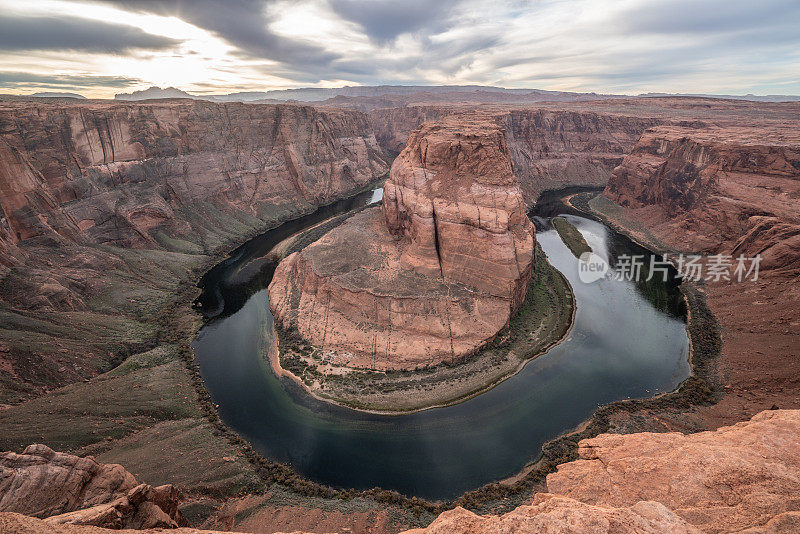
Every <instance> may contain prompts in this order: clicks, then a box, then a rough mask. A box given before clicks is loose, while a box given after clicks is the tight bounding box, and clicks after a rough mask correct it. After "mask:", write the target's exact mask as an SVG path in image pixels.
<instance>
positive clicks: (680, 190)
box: [605, 126, 800, 273]
mask: <svg viewBox="0 0 800 534" xmlns="http://www.w3.org/2000/svg"><path fill="white" fill-rule="evenodd" d="M605 195H606V196H607V197H608V198H609V199H611V200H613V201H614V202H616V203H618V204H620V205H621V206H623V207H626V208H628V211H629V212H630V214H631V216H632V217H635V218H640V219H642V220H645V221H647V223H648V224H647V226H648V227H650V228H651V230H652V231H654V232H655V233H656V234H657V235H659V236H663V238H664V240H665V241H666V242H667V243H669V244H670V245H673V246H675V247H676V248H678V249H682V250H691V251H698V252H705V253H722V254H731V255H736V256H738V255H740V254H742V255H745V256H747V257H751V256H755V255H756V254H761V256H762V258H763V261H762V264H761V267H762V268H763V269H776V270H777V269H780V270H782V271H785V272H795V273H796V272H800V137H798V136H797V133H796V130H795V131H794V132H793V131H791V130H785V131H783V130H779V129H745V128H738V127H728V128H700V129H697V128H680V127H675V126H669V127H666V126H663V127H658V128H653V129H651V130H648V131H647V132H646V133H645V134H644V135H642V138H641V139H640V140H639V142H638V143H637V144H636V147H635V148H634V150H633V152H632V153H631V154H630V155H629V156H627V157H626V158H625V160H624V161H623V162H622V164H621V165H620V166H619V167H617V168H616V169H615V170H614V172H613V174H612V177H611V179H610V180H609V183H608V185H607V187H606V190H605Z"/></svg>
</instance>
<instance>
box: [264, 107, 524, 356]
mask: <svg viewBox="0 0 800 534" xmlns="http://www.w3.org/2000/svg"><path fill="white" fill-rule="evenodd" d="M533 255H534V239H533V225H532V224H531V222H530V221H529V220H528V218H527V216H526V215H525V204H524V201H523V199H522V195H521V192H520V190H519V187H518V185H517V182H516V180H515V178H514V175H513V172H512V167H511V162H510V161H509V160H508V151H507V147H506V144H505V137H504V135H503V131H502V129H501V128H500V127H499V126H498V124H497V123H496V122H495V121H494V120H492V119H491V118H473V119H472V120H463V119H445V120H443V121H441V122H438V123H430V124H426V125H424V126H422V127H420V128H419V129H418V130H416V131H415V132H414V134H413V135H412V137H411V141H410V142H409V144H408V146H407V147H406V148H405V149H404V150H403V152H402V153H401V154H400V156H398V158H397V159H396V160H395V163H394V165H393V166H392V171H391V175H390V178H389V180H388V181H387V182H386V184H385V187H384V203H383V208H382V211H380V210H378V209H375V208H373V209H370V210H366V211H364V212H362V213H360V214H358V215H356V216H354V217H352V218H351V219H349V220H348V221H347V222H346V223H344V224H343V225H341V226H339V227H337V228H335V229H334V230H332V231H331V232H329V233H328V234H326V235H325V236H323V237H322V238H321V239H320V240H319V241H317V242H316V243H313V244H312V245H310V246H309V247H307V248H306V249H304V250H303V251H302V252H300V253H295V254H292V255H290V256H289V257H287V258H286V259H285V260H284V261H283V262H281V264H280V265H279V266H278V268H277V269H276V271H275V275H274V277H273V281H272V283H271V284H270V288H269V296H270V306H271V308H272V310H273V314H274V316H275V318H276V320H277V322H278V324H279V325H282V326H283V327H284V328H285V329H288V330H297V332H298V333H299V334H300V336H301V337H302V338H304V339H305V340H307V341H309V342H310V343H312V344H313V345H314V346H316V347H318V348H319V349H320V350H321V351H322V352H323V353H324V352H332V353H333V354H334V355H335V356H334V358H335V360H336V361H337V363H340V364H342V363H344V364H346V365H350V366H357V367H368V368H373V369H397V368H415V367H420V366H428V365H435V364H438V363H441V362H443V361H453V360H456V359H459V358H461V357H463V356H465V355H467V354H470V353H471V352H473V351H475V350H476V349H477V348H479V347H480V346H481V345H483V344H484V343H486V342H487V341H488V340H490V339H492V338H493V337H494V336H495V335H496V334H497V333H498V332H499V331H500V330H501V329H502V328H503V327H504V326H506V325H507V324H508V321H509V319H510V317H511V314H513V312H514V311H515V309H516V308H517V307H518V306H519V304H520V303H521V301H522V298H523V297H524V294H525V288H526V287H527V284H528V281H529V280H530V276H531V270H532V265H533V260H534V257H533Z"/></svg>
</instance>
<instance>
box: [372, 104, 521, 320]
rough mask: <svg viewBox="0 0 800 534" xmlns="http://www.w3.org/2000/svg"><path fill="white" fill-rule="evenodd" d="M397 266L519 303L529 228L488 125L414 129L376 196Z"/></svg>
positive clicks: (501, 143) (495, 132)
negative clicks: (397, 249) (395, 243)
mask: <svg viewBox="0 0 800 534" xmlns="http://www.w3.org/2000/svg"><path fill="white" fill-rule="evenodd" d="M383 215H384V218H385V219H386V225H387V227H388V229H389V232H390V233H391V234H392V235H394V236H397V237H399V238H400V240H401V244H400V246H401V247H402V248H403V252H402V255H401V265H402V266H403V267H404V268H407V269H411V270H414V271H416V272H419V273H421V274H424V275H427V276H434V277H437V276H440V277H442V278H444V279H445V280H447V281H452V282H457V283H461V284H464V285H466V286H470V287H474V288H476V289H478V291H480V292H481V293H486V294H488V295H492V296H497V297H504V298H507V299H508V300H509V301H510V302H511V307H512V310H513V309H516V307H517V306H518V305H519V303H520V302H521V299H522V297H523V296H524V289H525V287H526V286H527V284H528V281H529V280H530V273H531V267H532V261H533V251H534V247H533V224H532V223H531V222H530V220H528V217H527V216H526V215H525V202H524V200H523V198H522V193H521V191H520V189H519V187H518V186H517V181H516V178H515V177H514V173H513V170H512V167H511V160H510V159H509V157H508V148H507V146H506V142H505V135H504V132H503V130H502V129H501V128H499V127H497V126H496V125H494V123H493V122H491V121H489V120H480V119H478V120H466V119H461V120H449V121H440V122H437V123H432V124H430V123H429V124H426V125H424V126H422V127H420V128H418V129H417V130H415V131H414V132H413V133H412V134H411V136H410V138H409V142H408V148H407V149H406V150H404V151H403V152H402V153H401V154H400V156H398V157H397V159H396V160H395V163H394V165H393V166H392V173H391V176H390V178H389V180H387V181H386V184H385V186H384V193H383Z"/></svg>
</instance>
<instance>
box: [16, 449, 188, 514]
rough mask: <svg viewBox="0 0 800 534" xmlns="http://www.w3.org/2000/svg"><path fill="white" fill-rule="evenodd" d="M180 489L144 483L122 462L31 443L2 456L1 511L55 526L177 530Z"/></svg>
mask: <svg viewBox="0 0 800 534" xmlns="http://www.w3.org/2000/svg"><path fill="white" fill-rule="evenodd" d="M179 498H180V493H179V491H178V490H177V489H176V488H175V487H174V486H171V485H165V486H159V487H156V488H154V487H152V486H149V485H147V484H138V483H137V482H136V479H135V478H134V476H133V475H131V474H130V473H129V472H128V471H126V470H125V469H124V468H123V467H122V466H120V465H113V464H101V463H98V462H97V461H95V460H94V458H92V457H87V458H80V457H78V456H72V455H70V454H64V453H59V452H54V451H53V450H52V449H50V448H49V447H46V446H45V445H31V446H29V447H27V448H26V449H25V451H23V453H22V454H16V453H13V452H6V453H2V454H0V512H15V513H20V514H24V515H29V516H33V517H40V518H48V519H47V520H48V522H50V523H53V524H74V525H93V526H98V527H105V528H137V529H143V528H175V527H177V526H178V523H179V522H180V521H181V518H180V514H179V513H178V502H179Z"/></svg>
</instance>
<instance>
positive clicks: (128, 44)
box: [0, 16, 178, 54]
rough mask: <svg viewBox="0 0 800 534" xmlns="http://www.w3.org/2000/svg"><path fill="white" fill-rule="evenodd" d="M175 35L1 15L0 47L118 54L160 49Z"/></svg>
mask: <svg viewBox="0 0 800 534" xmlns="http://www.w3.org/2000/svg"><path fill="white" fill-rule="evenodd" d="M176 44H178V41H175V40H174V39H168V38H166V37H161V36H159V35H152V34H149V33H145V32H143V31H142V30H140V29H139V28H134V27H132V26H124V25H122V24H108V23H104V22H99V21H96V20H89V19H82V18H78V17H6V16H0V50H7V51H20V50H81V51H86V52H106V53H112V54H119V53H122V52H125V51H128V50H131V49H134V48H139V49H150V50H159V49H165V48H169V47H171V46H175V45H176Z"/></svg>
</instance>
